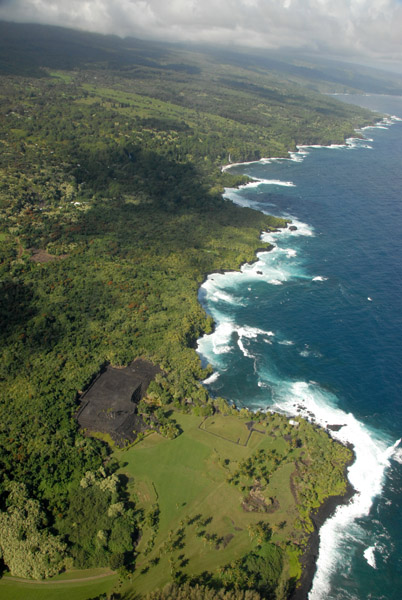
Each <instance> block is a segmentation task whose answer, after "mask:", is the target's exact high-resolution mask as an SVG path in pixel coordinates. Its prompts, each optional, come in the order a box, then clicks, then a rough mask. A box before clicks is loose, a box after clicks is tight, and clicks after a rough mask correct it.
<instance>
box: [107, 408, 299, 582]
mask: <svg viewBox="0 0 402 600" xmlns="http://www.w3.org/2000/svg"><path fill="white" fill-rule="evenodd" d="M174 418H175V419H176V421H177V422H178V423H179V424H180V426H181V428H182V430H183V433H182V434H181V435H180V436H179V437H178V438H176V439H175V440H172V441H169V440H165V439H164V438H162V437H161V436H160V435H158V434H156V433H155V434H152V435H151V436H149V437H148V438H146V439H145V440H143V441H142V442H141V443H139V444H137V445H136V446H134V447H132V448H130V449H128V450H127V451H121V452H119V453H118V459H119V460H120V461H121V462H122V463H123V464H124V467H123V469H122V471H123V472H124V473H125V474H126V475H127V476H128V477H129V480H130V487H131V489H132V490H133V491H134V490H135V493H136V500H137V505H138V506H139V507H141V508H143V509H144V511H145V513H146V512H148V511H149V510H150V508H151V506H152V505H153V504H154V503H156V502H157V503H158V505H159V509H160V522H159V528H158V529H157V534H156V536H155V538H154V544H153V545H152V548H151V549H149V551H148V552H145V554H144V550H146V548H147V545H148V544H149V540H150V538H151V536H152V530H151V528H146V529H145V531H144V532H143V537H142V539H141V541H140V544H139V546H138V551H139V555H138V559H137V569H136V573H135V575H134V578H133V584H134V589H135V590H136V591H137V592H139V593H146V592H148V591H150V590H152V589H155V588H156V587H161V586H163V585H164V584H165V583H167V582H169V581H170V580H171V573H172V572H173V571H177V570H178V571H181V572H182V573H184V574H191V575H196V574H199V573H202V572H203V571H215V570H216V569H217V568H219V567H220V566H223V565H225V564H227V563H230V562H231V561H233V560H236V559H237V558H239V557H240V556H242V555H243V554H244V553H246V552H247V551H248V550H250V549H251V548H252V547H253V545H254V542H252V540H251V539H250V535H249V533H248V525H249V524H251V523H256V522H258V521H260V520H261V519H264V520H269V521H271V520H272V519H273V521H275V522H276V521H279V518H280V515H279V514H278V515H276V514H275V515H273V514H271V515H266V514H264V513H258V512H245V511H244V510H243V508H242V500H243V496H244V493H242V491H241V490H240V489H239V486H234V485H229V483H228V482H227V477H228V476H230V474H231V472H232V471H233V470H234V469H235V468H236V467H237V465H238V462H239V461H242V460H244V459H245V458H247V457H248V456H250V455H251V454H252V453H253V452H255V450H256V449H258V448H264V449H265V448H274V447H275V446H277V445H278V444H281V442H282V440H280V439H275V438H273V437H272V436H270V435H268V434H267V433H258V432H252V433H251V436H250V439H249V441H248V443H247V446H244V445H242V444H244V443H245V442H246V441H247V439H248V437H249V433H250V432H249V429H248V428H247V425H246V422H247V421H246V420H240V419H239V418H238V417H236V418H233V417H231V416H227V417H225V416H222V415H215V416H214V417H210V418H209V419H207V420H205V421H204V420H203V419H202V418H201V417H196V416H193V415H185V414H180V413H175V415H174ZM256 428H257V429H258V430H261V431H262V432H264V427H262V426H256ZM225 436H227V437H225ZM237 441H238V442H239V443H237ZM287 466H288V469H287V471H288V474H287V477H286V483H287V489H283V490H277V491H280V492H281V495H283V496H284V497H283V498H281V500H282V501H285V504H286V505H287V507H288V508H289V505H291V503H292V497H291V494H290V487H289V475H290V472H291V471H290V469H289V466H290V465H287ZM285 487H286V486H285ZM285 497H286V498H285ZM279 512H281V511H279ZM197 517H198V519H197ZM282 517H283V513H282ZM191 519H196V520H195V522H191ZM189 520H190V522H189ZM180 530H181V534H180ZM177 532H179V538H180V540H179V541H178V544H177V547H176V548H171V549H169V550H168V549H167V548H166V540H167V539H169V537H170V539H173V540H175V539H177ZM205 534H206V535H205ZM208 536H209V537H211V536H212V539H208Z"/></svg>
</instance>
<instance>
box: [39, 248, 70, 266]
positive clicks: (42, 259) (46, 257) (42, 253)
mask: <svg viewBox="0 0 402 600" xmlns="http://www.w3.org/2000/svg"><path fill="white" fill-rule="evenodd" d="M29 250H30V252H31V253H32V254H31V260H33V262H36V263H48V262H53V261H55V260H63V259H64V258H67V256H68V254H60V256H54V255H53V254H49V252H46V250H40V249H39V248H29Z"/></svg>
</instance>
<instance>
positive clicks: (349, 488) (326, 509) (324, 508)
mask: <svg viewBox="0 0 402 600" xmlns="http://www.w3.org/2000/svg"><path fill="white" fill-rule="evenodd" d="M327 433H328V435H331V434H330V432H328V431H327ZM331 437H332V436H331ZM332 439H334V438H332ZM346 446H347V447H348V448H350V449H351V450H352V452H353V457H352V459H351V460H350V461H348V463H347V464H346V465H345V469H344V477H345V481H346V490H345V493H344V494H340V495H337V496H329V497H328V498H326V500H324V502H323V503H322V504H321V506H319V507H318V508H317V510H316V511H315V512H314V513H313V514H312V515H310V516H311V520H312V522H313V525H314V531H313V532H312V533H311V534H310V537H309V540H308V543H307V547H306V550H305V551H304V553H303V555H302V557H301V559H300V562H301V565H302V575H301V577H300V579H299V581H298V585H297V587H296V588H295V589H294V591H293V592H292V593H291V595H290V596H289V600H308V594H309V592H310V591H311V589H312V587H313V581H314V577H315V574H316V571H317V559H318V554H319V547H320V529H321V527H322V526H323V525H324V523H325V522H326V521H327V520H328V519H330V518H331V517H332V516H333V515H334V514H335V511H336V510H337V508H338V506H344V505H347V504H349V502H350V501H351V499H352V498H353V496H354V495H355V494H356V493H357V491H356V490H355V488H354V487H353V485H352V484H351V483H350V481H349V479H348V476H347V470H348V468H349V467H350V466H351V465H353V463H354V462H355V460H356V455H355V452H354V449H353V447H352V446H351V445H350V444H346Z"/></svg>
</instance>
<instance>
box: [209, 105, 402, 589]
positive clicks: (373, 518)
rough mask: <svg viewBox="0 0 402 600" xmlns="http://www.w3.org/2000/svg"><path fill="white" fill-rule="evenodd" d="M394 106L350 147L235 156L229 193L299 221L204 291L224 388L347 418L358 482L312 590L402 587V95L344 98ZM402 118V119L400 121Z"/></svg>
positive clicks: (218, 391)
mask: <svg viewBox="0 0 402 600" xmlns="http://www.w3.org/2000/svg"><path fill="white" fill-rule="evenodd" d="M339 98H340V99H341V100H343V101H348V102H352V103H355V104H359V105H361V106H366V107H368V108H371V109H373V110H377V111H379V112H381V113H386V114H388V115H390V116H392V117H396V118H388V119H386V120H385V121H384V122H383V123H381V124H380V125H379V126H377V127H373V128H365V129H364V131H362V133H363V135H364V137H365V139H363V140H361V139H356V138H352V139H350V140H348V141H347V143H346V144H345V145H344V146H331V147H301V148H300V149H299V152H296V153H293V154H290V155H289V158H288V159H270V160H262V161H259V162H255V163H248V164H242V165H233V166H231V167H230V171H231V172H233V173H244V174H247V175H249V176H250V177H252V178H253V179H254V182H253V183H252V184H249V185H247V186H243V187H242V188H240V189H227V190H226V191H225V197H226V198H227V199H228V200H231V201H233V202H235V203H236V204H239V205H240V206H249V207H252V208H254V209H256V210H261V211H264V212H266V213H269V214H274V215H278V216H286V217H288V218H290V219H292V222H293V225H294V226H296V227H297V229H296V230H294V231H290V230H289V229H287V230H282V231H280V232H279V233H269V234H268V233H266V234H263V236H262V239H263V240H264V241H269V242H272V243H273V244H275V248H274V250H273V251H271V252H265V253H260V254H259V255H258V261H257V262H255V263H253V264H252V265H243V266H242V268H241V271H240V272H236V273H226V274H211V275H210V276H209V277H208V279H207V280H206V282H205V283H204V284H203V286H202V287H201V289H200V293H199V297H200V301H201V302H202V304H203V306H204V307H205V309H206V310H207V312H208V313H209V314H211V315H212V316H213V318H214V320H215V322H216V329H215V331H214V333H212V334H211V335H208V336H204V337H203V338H201V339H200V340H199V342H198V352H199V354H200V356H201V357H202V360H203V361H204V363H209V364H211V365H212V367H213V369H214V373H213V375H212V376H211V377H209V378H208V379H207V380H206V381H205V382H204V383H205V385H206V386H207V387H208V389H209V391H210V392H211V393H212V395H215V396H222V397H224V398H227V399H228V400H230V401H233V402H234V403H235V404H236V405H237V406H238V407H241V406H247V407H249V408H251V409H256V408H267V409H268V408H269V409H273V410H279V411H285V412H287V413H288V414H301V415H303V416H305V417H306V418H309V419H314V420H315V421H316V422H318V423H320V424H322V425H323V426H326V425H328V424H329V425H342V427H341V428H340V429H339V431H337V432H333V436H334V437H336V438H337V439H339V440H340V441H342V442H345V443H351V444H353V446H354V449H355V454H356V461H355V463H354V464H353V465H352V466H351V467H350V468H349V471H348V477H349V480H350V482H351V483H352V485H353V487H354V488H355V489H356V494H355V495H354V497H353V499H352V501H351V503H350V504H348V505H346V506H342V507H338V509H337V510H336V512H335V514H334V516H333V517H331V518H330V519H328V520H327V521H326V523H325V524H324V526H323V527H322V528H321V530H320V547H319V557H318V561H317V571H316V574H315V577H314V581H313V587H312V590H311V591H310V593H309V600H322V599H324V598H325V599H328V600H335V599H336V600H352V599H353V600H368V599H370V600H400V598H402V517H401V500H402V449H401V445H400V438H401V436H402V431H401V429H402V427H401V424H402V378H401V374H402V311H401V309H402V269H401V265H402V97H389V96H339ZM399 119H400V120H399Z"/></svg>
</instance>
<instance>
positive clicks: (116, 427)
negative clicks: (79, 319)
mask: <svg viewBox="0 0 402 600" xmlns="http://www.w3.org/2000/svg"><path fill="white" fill-rule="evenodd" d="M157 373H160V369H159V367H157V366H155V365H153V364H152V363H150V362H148V361H146V360H141V359H138V360H135V361H134V362H132V363H131V364H130V365H129V366H128V367H125V368H122V369H118V368H115V367H111V366H108V367H107V368H106V370H105V371H103V372H102V373H100V375H98V377H97V378H96V379H95V381H94V382H93V383H92V385H91V386H90V387H89V388H88V389H87V390H86V392H84V394H83V395H82V397H81V406H80V409H79V411H78V413H77V415H76V418H77V421H78V423H79V425H80V427H82V429H87V430H89V431H93V432H102V433H108V434H109V435H110V436H111V437H112V439H113V440H114V441H115V442H116V443H117V444H118V445H119V446H123V445H124V444H125V443H127V442H129V443H131V442H133V441H134V440H135V438H136V437H137V434H138V433H139V432H140V431H144V430H145V429H146V426H145V424H144V421H143V420H142V417H141V416H140V415H138V412H137V404H138V403H139V401H140V400H141V398H142V397H143V396H145V394H146V391H147V388H148V386H149V384H150V383H151V381H152V380H153V379H154V377H155V375H156V374H157Z"/></svg>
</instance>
